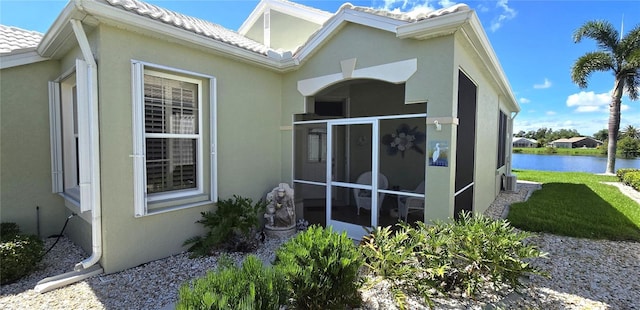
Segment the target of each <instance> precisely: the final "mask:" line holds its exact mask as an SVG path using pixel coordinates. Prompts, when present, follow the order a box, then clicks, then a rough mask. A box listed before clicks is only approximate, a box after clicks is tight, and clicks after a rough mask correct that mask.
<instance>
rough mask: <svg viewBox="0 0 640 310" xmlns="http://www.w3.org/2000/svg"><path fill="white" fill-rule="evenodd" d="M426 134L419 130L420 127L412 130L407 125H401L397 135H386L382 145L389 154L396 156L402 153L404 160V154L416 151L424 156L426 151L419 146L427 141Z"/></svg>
mask: <svg viewBox="0 0 640 310" xmlns="http://www.w3.org/2000/svg"><path fill="white" fill-rule="evenodd" d="M426 137H427V136H426V135H425V133H424V132H421V131H420V130H418V126H415V127H413V128H411V127H410V126H409V125H407V124H400V126H398V128H397V129H396V132H395V133H390V134H386V135H384V136H383V137H382V144H384V145H385V146H386V147H387V154H389V155H396V154H398V153H400V155H401V156H402V158H404V152H405V151H407V150H414V151H416V152H418V153H419V154H424V150H422V148H421V147H420V146H419V145H420V144H422V143H424V142H425V140H426Z"/></svg>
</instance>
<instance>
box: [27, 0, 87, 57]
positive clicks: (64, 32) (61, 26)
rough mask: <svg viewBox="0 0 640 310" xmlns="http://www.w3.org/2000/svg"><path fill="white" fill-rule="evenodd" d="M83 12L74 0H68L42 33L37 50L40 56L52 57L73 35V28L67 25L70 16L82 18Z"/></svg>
mask: <svg viewBox="0 0 640 310" xmlns="http://www.w3.org/2000/svg"><path fill="white" fill-rule="evenodd" d="M84 16H85V14H82V12H80V11H79V10H78V9H77V7H76V4H75V2H74V1H69V3H67V5H66V6H65V7H64V9H62V12H61V13H60V14H59V15H58V17H57V18H56V20H55V21H54V22H53V24H52V25H51V27H50V28H49V30H48V31H47V32H46V33H45V34H44V36H43V37H42V40H41V41H40V44H38V47H37V49H36V50H37V51H38V54H40V56H42V57H52V56H53V55H55V54H56V52H57V51H58V50H59V49H60V48H61V47H62V46H63V44H64V43H65V42H66V41H67V40H68V38H69V37H70V36H73V29H71V26H70V25H69V20H71V19H72V18H77V19H83V18H84Z"/></svg>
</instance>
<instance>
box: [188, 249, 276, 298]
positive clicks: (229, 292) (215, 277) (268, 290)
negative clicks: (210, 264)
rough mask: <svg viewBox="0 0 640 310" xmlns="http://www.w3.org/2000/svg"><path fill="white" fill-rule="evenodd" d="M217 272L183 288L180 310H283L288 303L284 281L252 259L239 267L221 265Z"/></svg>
mask: <svg viewBox="0 0 640 310" xmlns="http://www.w3.org/2000/svg"><path fill="white" fill-rule="evenodd" d="M218 266H219V267H218V269H217V270H216V271H209V272H207V274H206V275H205V276H204V277H202V278H198V279H195V280H193V281H191V282H189V283H185V284H183V285H182V286H181V287H180V291H179V293H178V303H177V305H176V309H265V310H266V309H275V310H277V309H279V308H280V305H282V304H285V303H286V300H287V296H286V288H285V283H284V278H283V277H282V276H280V275H279V274H278V273H276V272H275V270H274V269H273V268H271V267H265V266H263V264H262V262H261V261H260V259H258V258H257V257H256V256H254V255H249V256H248V257H247V258H246V259H245V261H244V262H243V263H242V267H237V266H235V265H233V263H230V262H226V263H225V262H219V265H218Z"/></svg>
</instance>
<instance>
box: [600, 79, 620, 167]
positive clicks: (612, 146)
mask: <svg viewBox="0 0 640 310" xmlns="http://www.w3.org/2000/svg"><path fill="white" fill-rule="evenodd" d="M623 89H624V78H623V77H618V76H616V81H615V84H614V87H613V94H612V95H611V104H610V105H609V145H608V146H607V170H606V171H605V173H606V174H614V173H615V172H616V171H615V169H616V150H617V148H618V130H620V103H621V101H622V91H623Z"/></svg>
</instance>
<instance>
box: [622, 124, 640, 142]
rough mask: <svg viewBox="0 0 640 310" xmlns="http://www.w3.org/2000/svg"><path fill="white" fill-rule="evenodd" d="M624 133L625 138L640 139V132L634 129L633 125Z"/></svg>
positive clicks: (626, 128)
mask: <svg viewBox="0 0 640 310" xmlns="http://www.w3.org/2000/svg"><path fill="white" fill-rule="evenodd" d="M622 132H624V136H625V137H629V138H631V139H640V130H638V128H635V127H633V125H628V126H627V127H625V128H624V130H623V131H622Z"/></svg>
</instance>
